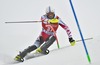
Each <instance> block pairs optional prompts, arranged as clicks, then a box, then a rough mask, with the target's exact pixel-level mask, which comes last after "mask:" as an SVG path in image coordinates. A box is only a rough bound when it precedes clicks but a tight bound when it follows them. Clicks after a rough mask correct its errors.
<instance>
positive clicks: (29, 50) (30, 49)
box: [15, 36, 44, 60]
mask: <svg viewBox="0 0 100 65" xmlns="http://www.w3.org/2000/svg"><path fill="white" fill-rule="evenodd" d="M43 42H44V40H43V38H42V36H39V38H37V40H36V41H35V43H34V44H33V45H32V46H29V47H28V48H26V49H25V50H23V51H22V52H20V54H19V55H17V56H16V57H15V60H17V59H18V60H21V59H23V58H24V57H25V56H26V55H27V53H30V52H31V51H33V50H35V49H37V48H38V47H39V46H40V45H41V44H42V43H43Z"/></svg>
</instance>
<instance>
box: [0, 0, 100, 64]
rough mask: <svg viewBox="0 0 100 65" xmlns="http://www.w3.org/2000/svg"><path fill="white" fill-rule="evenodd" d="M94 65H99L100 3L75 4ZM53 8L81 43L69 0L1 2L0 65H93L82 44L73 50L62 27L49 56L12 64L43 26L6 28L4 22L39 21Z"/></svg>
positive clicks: (76, 0)
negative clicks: (89, 61) (46, 10)
mask: <svg viewBox="0 0 100 65" xmlns="http://www.w3.org/2000/svg"><path fill="white" fill-rule="evenodd" d="M72 2H73V5H74V8H75V11H76V15H77V17H78V20H79V24H80V27H81V30H82V33H83V36H84V38H90V37H92V38H93V39H91V40H87V41H85V42H86V46H87V49H88V52H89V54H90V57H91V65H100V51H99V49H100V44H99V42H100V30H99V27H100V26H99V25H100V22H99V21H100V18H99V17H100V13H99V12H100V7H99V2H100V0H88V1H87V0H72ZM48 6H52V7H53V8H54V9H55V13H56V14H57V15H58V16H60V17H61V19H62V20H63V21H64V22H65V23H66V24H67V25H68V26H69V28H70V30H71V31H72V34H73V38H74V39H75V40H78V39H81V37H80V35H79V32H78V28H77V26H76V22H75V19H74V16H73V13H72V10H71V7H70V3H69V0H59V1H57V0H0V65H55V64H56V65H90V64H89V63H88V60H87V57H86V53H85V50H84V47H83V44H82V42H77V43H76V45H75V46H70V43H69V42H68V36H67V34H66V32H65V31H64V30H63V29H62V28H61V27H59V29H58V31H57V36H58V40H59V44H60V49H57V44H56V42H55V43H54V44H53V45H52V46H51V47H50V48H49V49H50V51H51V52H50V54H48V55H46V56H41V57H37V58H33V59H30V60H27V61H25V62H23V63H17V64H11V63H10V62H11V61H12V59H13V58H14V57H15V56H16V55H17V54H18V52H19V51H22V50H23V49H25V48H27V47H28V46H30V45H32V44H33V43H34V41H35V40H36V38H37V37H38V36H39V34H40V32H41V23H23V24H5V22H16V21H34V20H40V17H41V15H43V14H45V8H46V7H48Z"/></svg>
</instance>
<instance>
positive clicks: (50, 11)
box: [46, 6, 55, 19]
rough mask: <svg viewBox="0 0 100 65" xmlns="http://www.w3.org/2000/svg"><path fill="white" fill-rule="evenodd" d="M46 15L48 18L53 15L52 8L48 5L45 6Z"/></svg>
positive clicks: (51, 17)
mask: <svg viewBox="0 0 100 65" xmlns="http://www.w3.org/2000/svg"><path fill="white" fill-rule="evenodd" d="M46 15H47V18H49V19H53V18H54V16H55V13H54V10H53V9H52V8H51V7H50V6H49V7H47V8H46Z"/></svg>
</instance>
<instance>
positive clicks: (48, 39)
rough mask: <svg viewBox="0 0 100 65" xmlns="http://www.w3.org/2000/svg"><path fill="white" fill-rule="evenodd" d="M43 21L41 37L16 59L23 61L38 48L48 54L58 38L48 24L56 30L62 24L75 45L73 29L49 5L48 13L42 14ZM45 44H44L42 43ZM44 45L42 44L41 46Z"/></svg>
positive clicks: (71, 42)
mask: <svg viewBox="0 0 100 65" xmlns="http://www.w3.org/2000/svg"><path fill="white" fill-rule="evenodd" d="M41 22H42V31H41V34H40V35H39V37H38V38H37V39H36V41H35V42H34V44H33V45H31V46H29V47H28V48H26V49H24V50H23V51H22V52H20V53H19V54H18V55H17V56H16V57H15V60H17V61H21V62H22V61H23V59H24V57H25V56H26V55H27V54H28V53H30V52H32V51H34V50H36V49H37V51H38V52H40V53H43V54H47V53H48V51H47V50H48V48H49V47H50V46H51V45H52V44H53V42H54V41H55V40H56V38H55V36H54V32H53V31H51V29H50V27H46V25H48V24H49V25H51V26H52V27H53V29H54V30H55V31H57V29H58V26H59V25H60V26H61V27H62V28H63V29H64V30H65V31H66V33H67V35H68V39H69V42H70V44H71V46H74V45H75V40H74V39H73V37H72V34H71V31H70V29H69V27H68V26H67V25H66V24H65V23H64V22H63V21H62V20H61V18H60V17H59V16H57V15H55V12H54V10H53V9H52V8H51V7H50V6H49V7H47V8H46V14H45V15H43V16H41ZM42 44H43V45H42ZM41 45H42V46H41Z"/></svg>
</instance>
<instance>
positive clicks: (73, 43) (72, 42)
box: [69, 37, 76, 46]
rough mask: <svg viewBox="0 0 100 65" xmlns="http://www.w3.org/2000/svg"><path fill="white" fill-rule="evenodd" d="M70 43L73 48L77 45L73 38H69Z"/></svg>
mask: <svg viewBox="0 0 100 65" xmlns="http://www.w3.org/2000/svg"><path fill="white" fill-rule="evenodd" d="M69 42H70V44H71V46H74V45H75V43H76V42H75V40H74V39H73V38H72V37H71V38H69Z"/></svg>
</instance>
